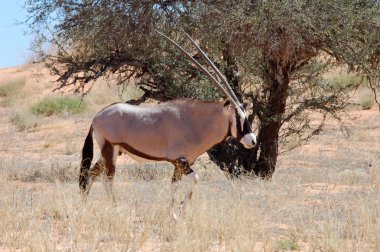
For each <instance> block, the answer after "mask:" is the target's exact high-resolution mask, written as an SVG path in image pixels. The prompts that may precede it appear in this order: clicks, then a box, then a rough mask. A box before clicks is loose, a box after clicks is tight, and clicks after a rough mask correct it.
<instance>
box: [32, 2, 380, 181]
mask: <svg viewBox="0 0 380 252" xmlns="http://www.w3.org/2000/svg"><path fill="white" fill-rule="evenodd" d="M26 8H27V10H28V12H29V19H28V23H29V25H30V28H31V31H33V32H35V33H37V41H38V42H39V44H43V43H44V42H49V43H53V44H55V45H56V46H57V48H58V51H57V54H56V55H46V62H47V64H48V67H49V68H50V69H51V70H52V71H53V73H55V74H57V75H59V76H60V77H59V79H58V80H59V81H60V83H61V84H60V86H59V88H63V87H72V88H73V90H74V91H76V92H83V93H86V92H88V91H89V90H90V88H91V86H92V84H93V81H94V80H96V79H98V78H100V77H106V78H107V77H112V78H116V79H117V81H118V83H119V84H124V85H125V84H127V83H128V82H129V81H131V80H133V82H135V83H136V85H138V86H139V87H140V88H141V89H142V90H143V91H144V92H145V94H144V95H143V97H141V99H140V100H139V101H136V102H142V101H144V100H145V99H146V98H147V97H153V98H156V99H164V100H167V99H172V98H175V97H179V96H180V97H193V98H200V99H209V100H212V99H217V98H218V97H219V94H218V93H217V92H216V91H215V90H213V88H212V87H211V86H210V85H208V82H207V79H206V78H205V77H204V76H203V75H201V74H200V72H199V71H198V70H197V69H194V68H193V67H192V66H191V64H190V63H189V62H187V61H186V60H185V59H184V58H183V57H182V55H180V54H179V52H177V51H175V49H173V48H172V46H171V45H170V44H169V43H167V41H165V39H164V38H162V37H161V36H159V35H158V34H157V33H156V31H157V30H159V31H162V32H164V33H166V34H169V35H170V36H172V37H174V38H176V39H177V40H178V41H179V42H180V43H182V44H183V45H185V47H187V48H189V44H188V43H187V42H186V41H185V40H184V38H183V36H181V33H180V32H179V30H180V29H183V30H185V31H186V32H188V33H189V34H191V36H192V37H194V38H196V39H197V40H198V41H199V43H200V44H201V45H202V46H203V47H204V48H206V51H207V52H208V53H209V54H210V56H211V58H212V59H214V61H215V63H216V65H218V67H220V68H221V69H222V70H223V71H224V73H225V75H226V77H227V79H228V80H229V82H230V84H231V86H232V88H233V89H234V91H235V92H236V94H237V95H238V97H239V98H241V99H242V100H244V102H245V103H246V104H248V107H249V109H248V111H249V119H250V121H251V122H252V123H253V124H254V126H255V127H256V128H257V132H258V144H257V146H256V147H255V149H254V150H253V151H252V150H250V151H247V150H244V149H243V148H242V147H241V146H240V145H239V144H238V143H236V142H234V141H233V140H229V141H227V142H226V143H223V144H221V145H218V146H215V148H213V149H212V150H210V151H209V155H210V157H211V158H212V160H214V162H216V163H217V164H218V165H220V166H221V167H223V168H227V169H228V170H229V171H230V172H231V173H232V172H234V171H236V167H242V168H243V170H245V171H248V172H254V173H255V174H256V175H258V176H260V177H264V178H269V177H271V175H272V174H273V172H274V170H275V167H276V163H277V157H278V154H279V144H281V143H283V142H284V141H286V140H287V139H288V137H289V136H292V137H293V138H294V137H296V138H297V139H298V141H299V143H302V142H303V141H307V140H308V139H309V138H310V137H312V136H314V135H315V134H318V133H319V132H320V131H321V130H322V129H323V125H324V121H325V119H326V118H327V117H329V116H330V117H333V118H335V119H338V120H339V112H340V111H342V110H343V109H344V108H345V106H346V105H347V103H348V98H349V92H350V91H351V90H353V89H355V88H357V86H358V85H360V84H361V83H362V82H361V81H358V82H357V83H355V82H354V83H351V84H350V85H346V86H340V87H336V86H333V85H332V84H331V83H329V82H328V81H327V80H326V79H324V78H323V73H325V72H326V71H327V70H329V69H331V68H335V67H346V68H348V69H349V71H354V72H357V73H358V74H360V75H361V76H366V77H368V78H370V80H372V79H375V78H378V77H379V68H380V63H379V62H380V61H379V58H380V4H379V3H378V1H373V0H372V1H370V0H361V1H353V0H352V1H343V0H339V1H332V0H328V1H322V0H317V1H308V0H302V1H301V0H298V1H297V0H295V1H290V0H282V1H259V0H238V1H228V0H218V1H209V0H200V1H176V0H142V1H134V0H110V1H106V0H59V1H58V0H50V1H47V0H28V1H27V2H26ZM195 56H196V55H195ZM311 112H313V113H315V112H319V114H320V115H321V116H320V122H319V124H317V125H314V124H311V123H310V113H311Z"/></svg>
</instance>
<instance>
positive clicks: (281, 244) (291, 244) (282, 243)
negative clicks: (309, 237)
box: [277, 240, 300, 250]
mask: <svg viewBox="0 0 380 252" xmlns="http://www.w3.org/2000/svg"><path fill="white" fill-rule="evenodd" d="M277 246H278V248H279V249H280V250H300V246H299V245H298V243H297V242H296V241H295V240H279V241H277Z"/></svg>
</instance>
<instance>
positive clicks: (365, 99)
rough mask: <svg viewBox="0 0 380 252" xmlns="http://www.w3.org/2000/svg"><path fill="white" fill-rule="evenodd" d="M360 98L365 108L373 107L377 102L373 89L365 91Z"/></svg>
mask: <svg viewBox="0 0 380 252" xmlns="http://www.w3.org/2000/svg"><path fill="white" fill-rule="evenodd" d="M359 99H360V100H359V103H360V105H361V107H362V108H363V109H371V108H372V107H373V105H374V104H375V97H374V94H373V92H372V91H371V90H366V91H363V92H362V93H361V94H360V97H359Z"/></svg>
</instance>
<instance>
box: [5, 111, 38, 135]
mask: <svg viewBox="0 0 380 252" xmlns="http://www.w3.org/2000/svg"><path fill="white" fill-rule="evenodd" d="M11 123H13V124H14V125H15V126H16V129H17V130H18V131H32V130H33V129H34V128H35V127H37V126H38V123H37V120H36V118H34V117H33V116H32V115H30V114H26V113H19V112H16V113H14V114H13V115H12V116H11Z"/></svg>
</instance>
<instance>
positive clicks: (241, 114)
mask: <svg viewBox="0 0 380 252" xmlns="http://www.w3.org/2000/svg"><path fill="white" fill-rule="evenodd" d="M157 32H158V33H159V34H160V35H161V36H163V37H164V38H166V39H167V40H168V41H170V42H171V43H172V44H173V45H175V46H176V47H177V48H178V49H179V50H180V51H181V52H182V53H183V54H184V55H185V56H186V58H188V59H189V60H190V61H191V62H193V63H194V64H195V65H196V66H197V67H198V68H199V69H200V70H201V71H202V72H203V73H204V74H206V76H207V77H208V78H209V80H210V81H211V82H213V83H215V84H216V86H217V88H218V89H219V91H220V92H222V93H224V94H225V95H227V97H229V98H230V99H231V102H232V103H233V104H234V107H235V108H236V110H237V112H238V113H239V115H240V116H241V117H245V113H244V112H243V110H242V108H241V105H240V103H239V100H238V99H237V98H236V95H235V94H234V92H232V89H231V87H230V86H229V84H228V82H227V81H226V80H225V78H223V79H224V81H225V82H226V83H227V85H226V86H227V87H229V88H230V89H231V93H232V95H231V93H230V92H229V91H227V90H226V88H225V87H223V86H222V85H221V84H220V82H219V81H218V80H216V79H215V78H214V76H212V74H210V72H209V71H207V69H206V68H205V67H204V66H203V65H201V64H200V63H199V62H198V61H197V60H195V59H194V58H193V57H192V56H191V55H190V54H189V53H188V52H187V51H186V50H185V49H184V48H183V47H182V46H180V45H179V44H178V43H176V42H175V41H174V40H172V39H171V38H169V37H168V36H166V35H165V34H163V33H162V32H159V31H157ZM187 36H189V35H187ZM189 37H190V36H189ZM191 41H192V42H193V43H194V44H195V42H194V41H193V40H192V39H191ZM196 47H197V48H199V47H198V45H196ZM198 50H200V51H201V52H202V56H203V55H204V57H206V58H207V59H208V57H207V56H206V54H205V53H204V52H203V51H202V50H201V49H200V48H199V49H198ZM207 61H209V62H211V61H210V60H209V59H208V60H207ZM214 67H215V66H214ZM215 69H216V70H215V71H217V72H219V71H218V70H217V68H216V67H215ZM219 74H220V75H222V74H221V73H220V72H219ZM222 76H223V75H222Z"/></svg>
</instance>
